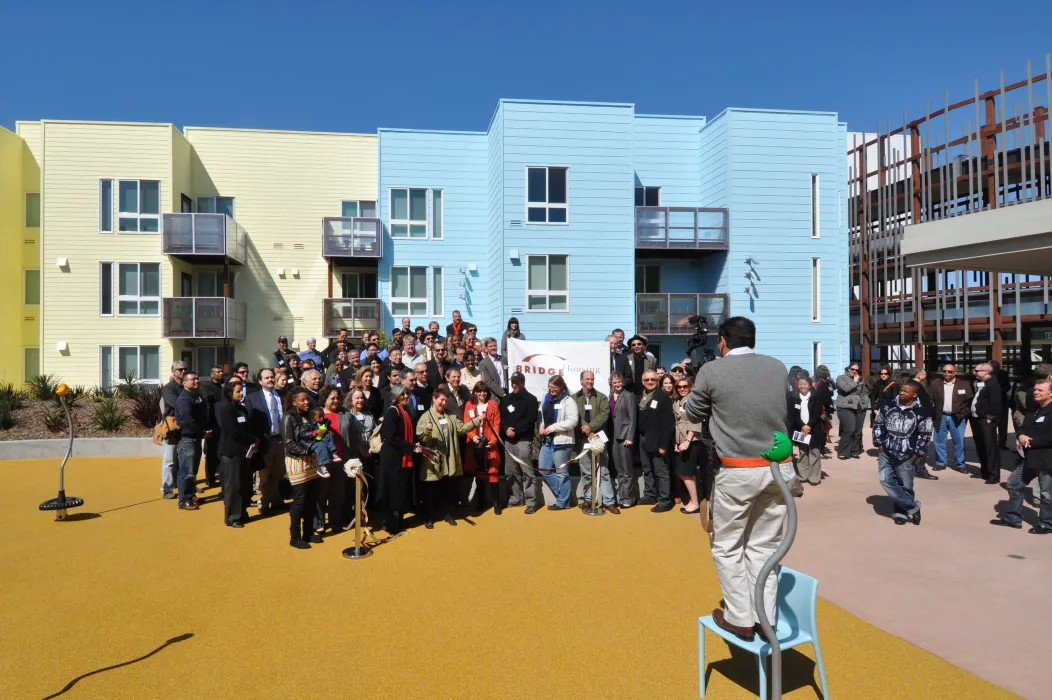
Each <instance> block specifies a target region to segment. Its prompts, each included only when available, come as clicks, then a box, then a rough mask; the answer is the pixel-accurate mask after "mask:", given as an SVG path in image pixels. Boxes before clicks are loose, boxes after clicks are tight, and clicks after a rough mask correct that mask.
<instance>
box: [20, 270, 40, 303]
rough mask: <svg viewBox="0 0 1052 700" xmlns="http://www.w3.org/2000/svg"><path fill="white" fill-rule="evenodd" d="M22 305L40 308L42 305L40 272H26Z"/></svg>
mask: <svg viewBox="0 0 1052 700" xmlns="http://www.w3.org/2000/svg"><path fill="white" fill-rule="evenodd" d="M22 303H23V304H25V305H26V306H38V305H39V304H40V270H26V271H25V275H24V277H23V289H22Z"/></svg>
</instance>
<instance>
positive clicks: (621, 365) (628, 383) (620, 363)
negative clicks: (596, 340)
mask: <svg viewBox="0 0 1052 700" xmlns="http://www.w3.org/2000/svg"><path fill="white" fill-rule="evenodd" d="M606 342H607V344H608V345H609V346H610V374H613V373H614V372H617V373H618V374H620V375H621V376H622V377H624V387H625V391H632V374H631V373H630V372H629V371H628V358H627V357H625V356H624V355H623V354H621V350H620V348H619V347H618V344H617V336H616V335H613V334H610V335H608V336H606Z"/></svg>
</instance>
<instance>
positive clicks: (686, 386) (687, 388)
mask: <svg viewBox="0 0 1052 700" xmlns="http://www.w3.org/2000/svg"><path fill="white" fill-rule="evenodd" d="M676 388H677V389H686V390H688V391H689V390H690V384H680V385H679V386H677V387H676Z"/></svg>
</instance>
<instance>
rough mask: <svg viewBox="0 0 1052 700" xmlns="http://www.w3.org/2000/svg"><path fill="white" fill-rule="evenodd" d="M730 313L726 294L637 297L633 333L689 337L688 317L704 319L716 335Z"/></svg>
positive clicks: (691, 328) (690, 330)
mask: <svg viewBox="0 0 1052 700" xmlns="http://www.w3.org/2000/svg"><path fill="white" fill-rule="evenodd" d="M729 311H730V297H729V296H728V295H726V294H636V332H637V333H640V334H642V335H690V334H692V333H693V332H694V324H693V323H691V322H690V320H689V319H690V317H691V316H694V315H697V316H704V317H705V318H706V319H707V320H708V325H709V334H710V335H712V334H715V333H716V329H717V328H719V325H720V324H721V323H723V321H724V320H725V319H726V318H727V315H728V312H729Z"/></svg>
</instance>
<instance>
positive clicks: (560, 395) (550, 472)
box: [537, 376, 578, 510]
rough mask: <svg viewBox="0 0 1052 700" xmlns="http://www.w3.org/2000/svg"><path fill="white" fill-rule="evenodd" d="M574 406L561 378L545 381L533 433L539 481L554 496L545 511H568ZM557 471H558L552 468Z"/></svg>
mask: <svg viewBox="0 0 1052 700" xmlns="http://www.w3.org/2000/svg"><path fill="white" fill-rule="evenodd" d="M577 420H578V416H577V404H576V403H575V402H574V400H573V397H572V396H570V391H569V389H567V388H566V382H565V381H563V378H562V377H559V376H555V377H552V378H551V379H549V380H548V393H547V394H546V395H545V397H544V402H543V403H542V404H541V410H540V411H538V412H537V421H538V423H539V424H540V428H538V430H537V432H538V433H539V434H540V436H541V454H540V458H539V460H538V461H539V466H540V468H541V478H542V479H544V483H546V484H548V488H550V489H551V490H552V493H553V494H555V504H554V505H550V506H548V510H566V509H568V508H569V507H570V469H569V467H568V466H567V464H566V463H567V462H569V461H570V453H571V451H572V450H573V445H574V428H576V427H577ZM556 467H558V468H556Z"/></svg>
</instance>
